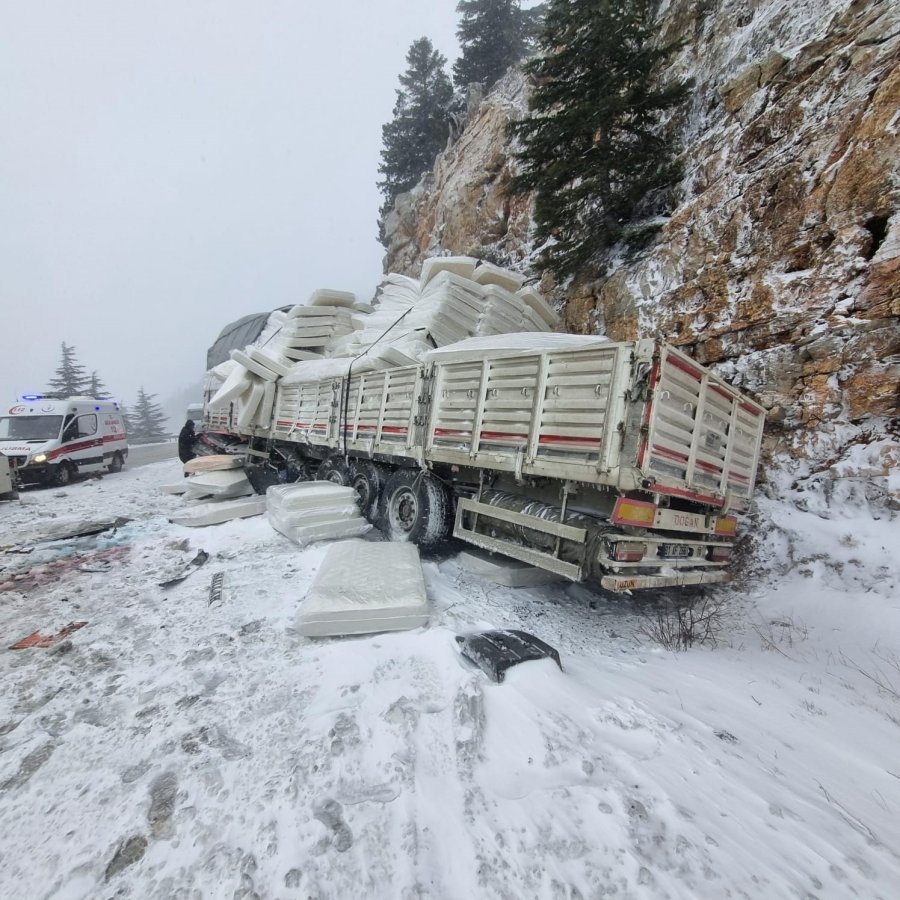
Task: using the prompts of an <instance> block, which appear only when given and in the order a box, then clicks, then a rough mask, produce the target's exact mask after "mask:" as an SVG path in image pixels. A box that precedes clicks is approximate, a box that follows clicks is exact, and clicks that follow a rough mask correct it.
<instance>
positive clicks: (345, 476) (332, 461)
mask: <svg viewBox="0 0 900 900" xmlns="http://www.w3.org/2000/svg"><path fill="white" fill-rule="evenodd" d="M316 481H330V482H332V484H340V485H344V486H345V487H346V486H347V485H349V484H350V469H349V467H348V466H347V463H345V462H344V460H342V459H341V458H340V457H339V456H331V457H329V458H328V459H326V460H325V461H324V462H323V463H321V464H320V465H319V471H318V472H316Z"/></svg>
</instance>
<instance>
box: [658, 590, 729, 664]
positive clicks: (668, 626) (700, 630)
mask: <svg viewBox="0 0 900 900" xmlns="http://www.w3.org/2000/svg"><path fill="white" fill-rule="evenodd" d="M724 619H725V600H724V598H722V597H706V596H701V597H696V598H693V599H690V600H686V601H682V602H672V601H666V602H665V603H664V604H663V605H662V606H659V607H657V608H656V609H655V610H652V611H647V612H645V613H644V624H643V626H642V628H641V631H642V632H643V633H644V634H645V635H646V636H647V637H649V638H651V639H652V640H654V641H656V643H657V644H660V645H661V646H662V647H665V648H666V650H674V651H675V652H679V651H681V650H689V649H690V648H691V647H693V646H694V644H701V645H707V646H710V647H715V646H716V645H717V643H718V638H719V635H720V634H721V632H722V628H723V625H724Z"/></svg>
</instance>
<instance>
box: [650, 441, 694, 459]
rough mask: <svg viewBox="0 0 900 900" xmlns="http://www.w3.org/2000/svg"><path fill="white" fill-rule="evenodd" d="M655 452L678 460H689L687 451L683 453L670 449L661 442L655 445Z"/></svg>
mask: <svg viewBox="0 0 900 900" xmlns="http://www.w3.org/2000/svg"><path fill="white" fill-rule="evenodd" d="M653 454H654V455H657V456H662V457H665V458H666V459H674V460H675V461H676V462H687V461H688V456H687V453H681V452H680V451H678V450H670V449H669V448H668V447H663V446H661V445H660V444H654V445H653Z"/></svg>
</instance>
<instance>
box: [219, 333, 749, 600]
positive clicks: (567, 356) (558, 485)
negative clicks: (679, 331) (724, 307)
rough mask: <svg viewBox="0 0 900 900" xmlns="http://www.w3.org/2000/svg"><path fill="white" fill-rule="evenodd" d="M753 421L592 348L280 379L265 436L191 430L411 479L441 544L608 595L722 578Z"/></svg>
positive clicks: (684, 375)
mask: <svg viewBox="0 0 900 900" xmlns="http://www.w3.org/2000/svg"><path fill="white" fill-rule="evenodd" d="M764 421H765V413H764V410H763V408H762V407H761V406H760V405H759V404H758V403H755V402H754V401H753V400H751V399H750V398H749V397H747V396H746V395H744V394H743V393H741V392H740V391H738V390H736V389H735V388H733V387H731V386H730V385H729V384H728V383H727V382H725V381H724V380H723V379H721V378H719V377H718V376H716V375H715V374H713V373H712V372H710V371H709V370H707V369H705V368H704V367H702V366H700V365H699V364H698V363H696V362H694V361H693V360H692V359H690V357H688V356H686V355H685V354H683V353H681V352H680V351H678V350H676V349H675V348H673V347H671V346H668V345H666V344H664V343H662V342H654V341H651V340H642V341H634V342H632V341H629V342H619V343H612V342H603V341H599V340H598V341H597V342H591V343H589V344H587V345H582V346H574V347H555V348H548V349H533V350H532V349H527V350H522V349H518V350H509V351H491V352H488V351H484V350H467V349H464V348H461V349H459V350H455V349H454V348H453V347H450V348H446V349H445V350H442V351H440V352H439V353H437V354H435V355H434V361H433V362H430V363H427V364H423V365H419V366H408V367H400V368H391V369H385V370H380V371H374V372H364V373H361V374H351V375H350V377H349V378H347V377H338V378H329V379H324V380H321V381H309V382H302V381H301V382H297V381H295V380H293V379H292V378H290V377H289V378H287V379H282V380H281V381H280V382H279V384H278V389H277V393H276V399H275V404H274V412H273V416H272V421H271V424H270V426H269V427H267V428H264V427H255V428H251V429H244V430H239V429H237V428H236V427H235V426H234V420H233V416H232V415H231V413H230V412H229V413H223V412H221V411H220V412H218V413H209V414H207V418H206V427H207V428H208V429H210V430H213V431H220V432H225V433H231V434H239V435H240V436H241V437H242V438H244V439H250V446H251V447H252V448H255V449H256V451H257V452H258V451H259V449H260V447H263V446H265V447H266V448H268V449H270V450H272V451H273V455H277V454H278V452H279V451H284V450H285V449H289V450H292V451H293V452H294V453H298V454H299V455H300V456H301V457H303V458H307V459H311V460H313V461H319V460H324V459H326V458H329V457H331V458H332V459H335V458H339V459H340V460H341V461H343V462H344V463H345V467H346V464H347V463H353V462H354V461H364V460H368V461H370V462H374V463H377V464H380V465H382V466H383V467H384V473H383V474H384V475H385V477H386V476H387V475H389V474H390V472H391V471H393V470H395V469H397V468H404V467H406V468H415V469H419V470H421V471H422V472H423V473H424V477H428V478H430V479H432V480H437V481H440V482H441V483H442V484H443V485H444V488H445V490H446V491H447V492H448V495H449V496H450V498H451V503H454V502H455V517H454V519H453V533H454V535H455V536H456V537H458V538H460V539H462V540H465V541H468V542H469V543H472V544H475V545H477V546H480V547H482V548H484V549H487V550H490V551H493V552H500V553H504V554H506V555H508V556H512V557H514V558H517V559H521V560H524V561H526V562H529V563H531V564H533V565H538V566H541V567H543V568H545V569H548V570H550V571H553V572H556V573H558V574H560V575H563V576H565V577H567V578H570V579H572V580H576V581H578V580H582V579H584V578H587V577H593V578H596V579H597V580H599V581H600V583H601V584H602V585H603V586H604V587H607V588H609V589H611V590H619V591H621V590H630V589H633V588H641V587H651V586H667V585H685V584H702V583H709V582H717V581H724V580H727V578H728V561H729V558H730V554H731V549H732V545H733V540H734V537H735V529H736V519H735V517H734V516H733V515H731V513H734V512H740V511H743V510H745V509H746V508H747V506H748V504H749V501H750V498H751V496H752V492H753V486H754V481H755V475H756V469H757V465H758V462H759V456H760V448H761V441H762V434H763V426H764ZM282 456H283V452H282ZM333 469H334V467H333V466H332V472H331V477H334V472H333Z"/></svg>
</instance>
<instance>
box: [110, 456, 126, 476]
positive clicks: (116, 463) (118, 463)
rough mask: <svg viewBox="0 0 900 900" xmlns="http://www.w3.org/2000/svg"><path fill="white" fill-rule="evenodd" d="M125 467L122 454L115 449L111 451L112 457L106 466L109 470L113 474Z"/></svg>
mask: <svg viewBox="0 0 900 900" xmlns="http://www.w3.org/2000/svg"><path fill="white" fill-rule="evenodd" d="M124 467H125V460H124V459H122V454H121V453H119V451H118V450H116V452H115V453H113V458H112V459H111V460H110V461H109V465H108V466H107V467H106V468H107V470H108V471H109V472H112V473H113V474H115V473H116V472H121V471H122V469H123V468H124Z"/></svg>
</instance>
